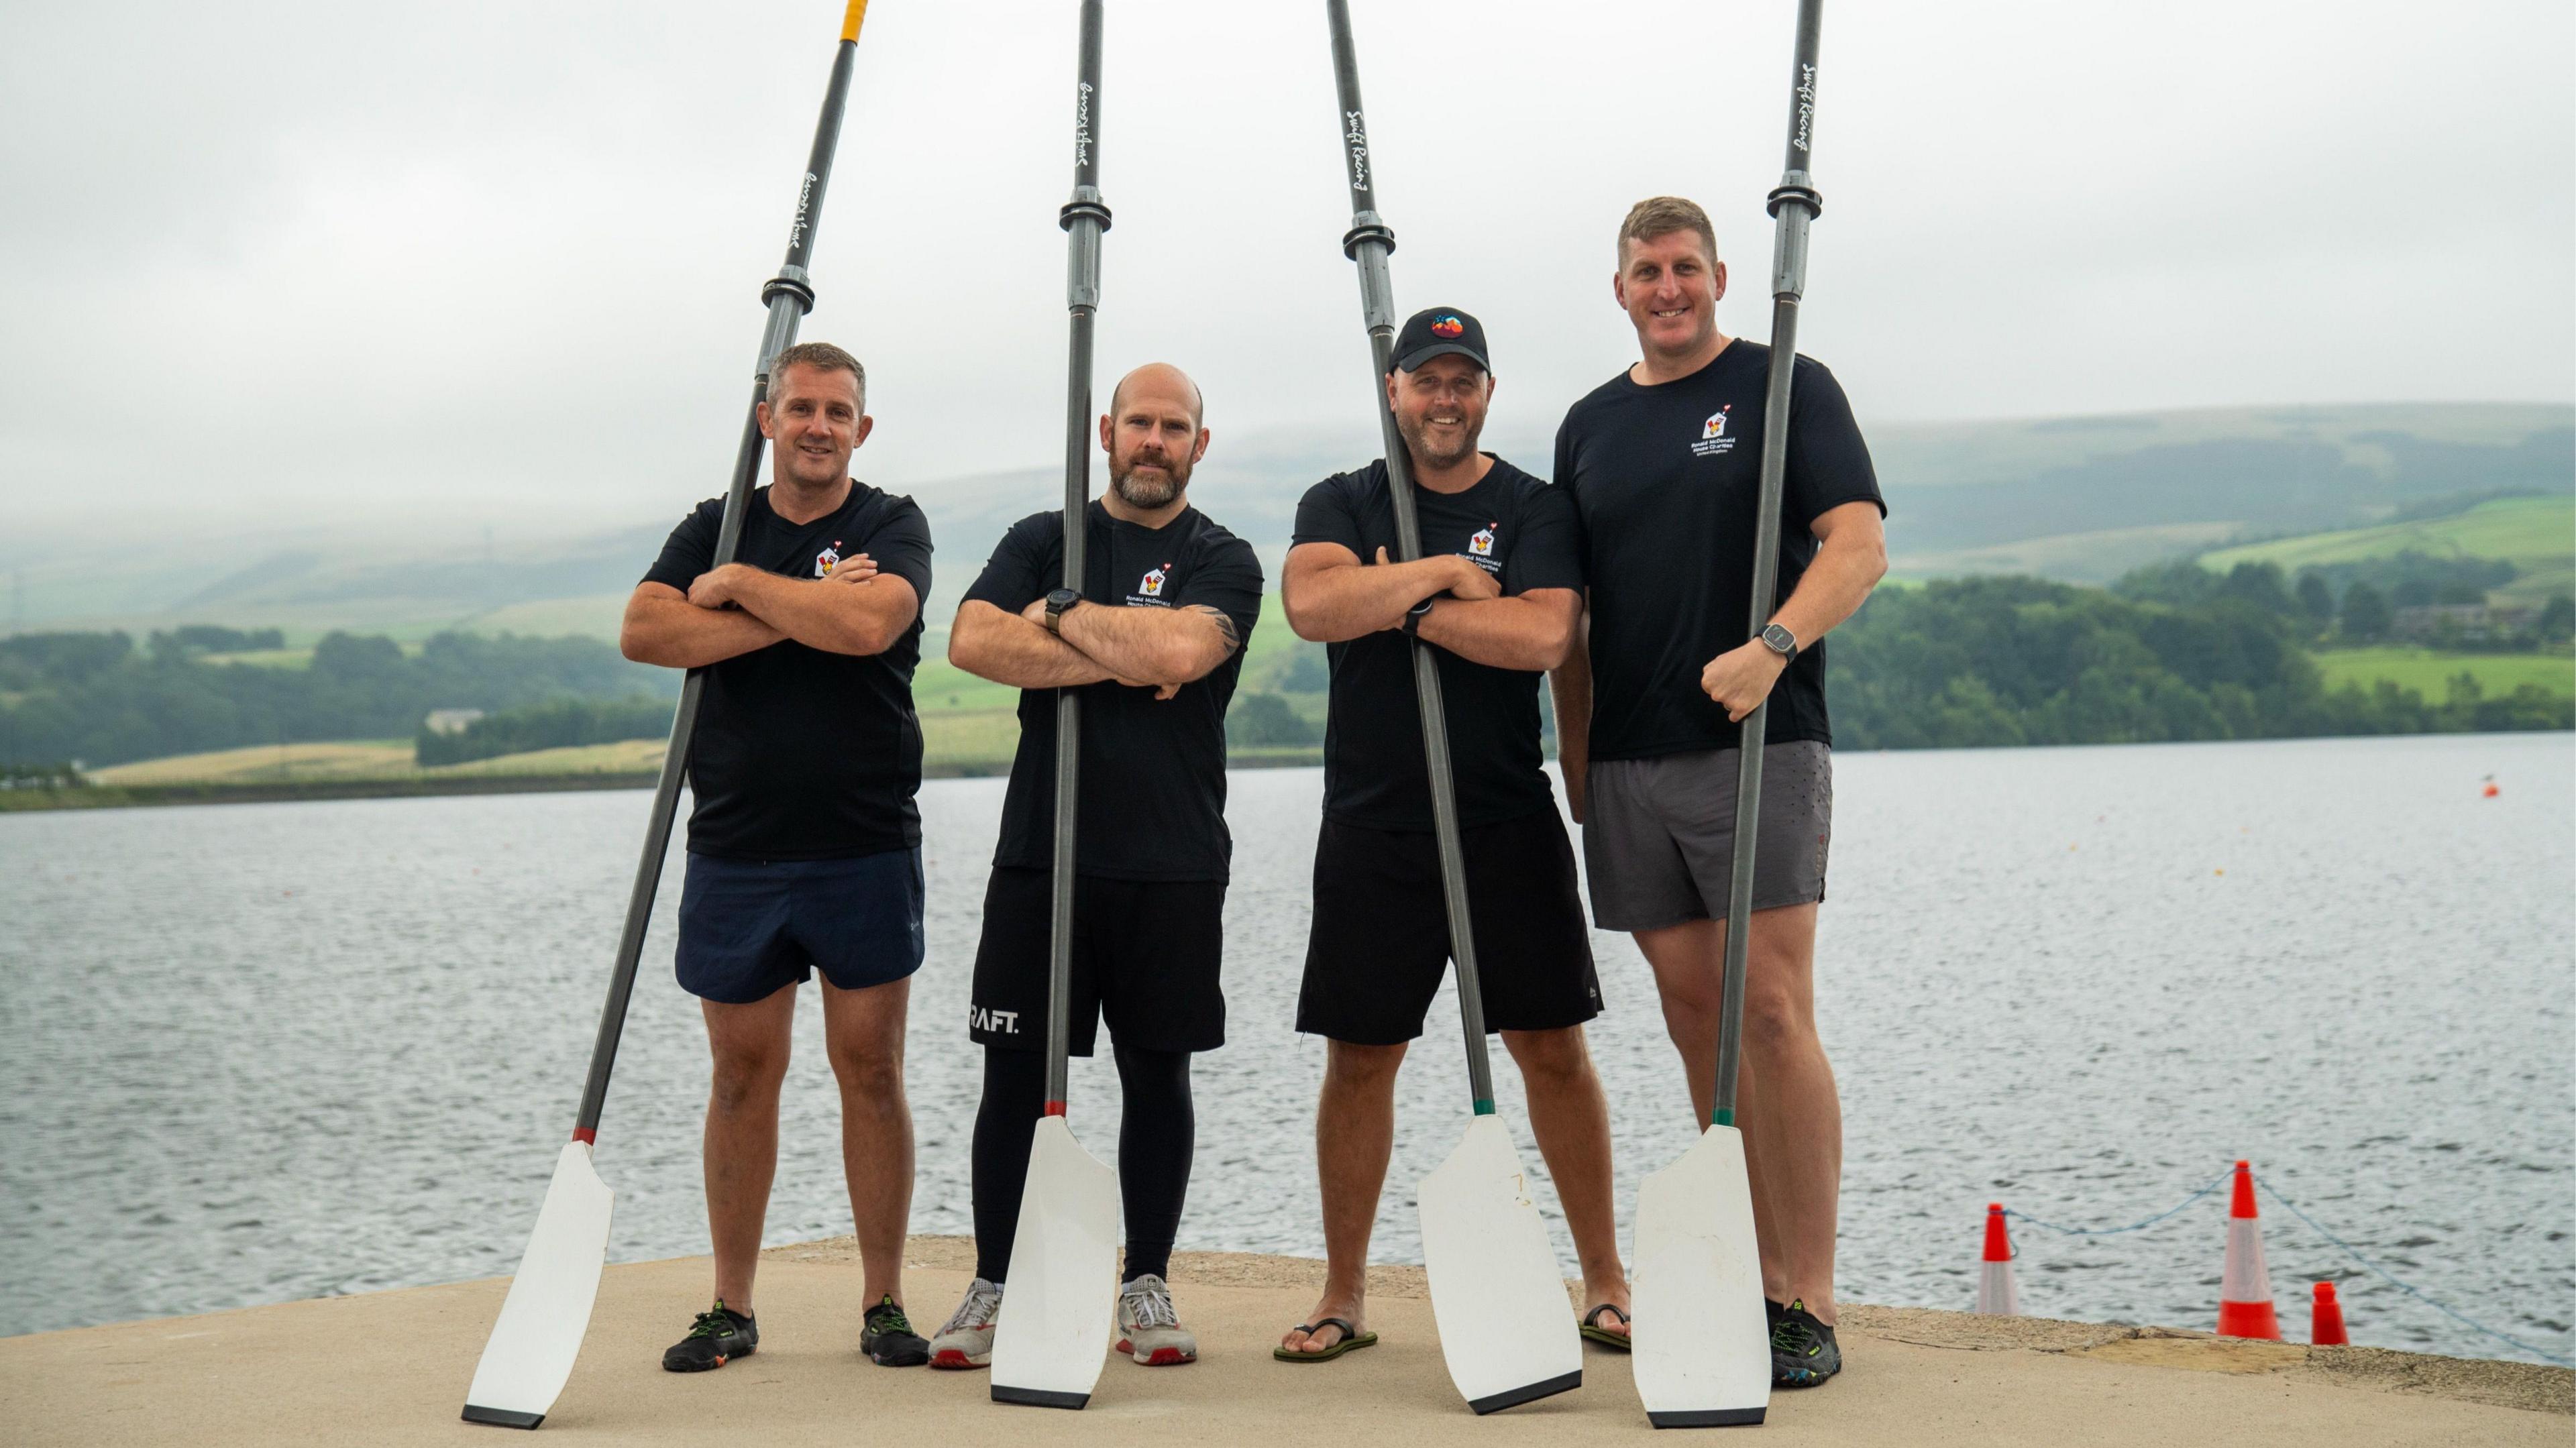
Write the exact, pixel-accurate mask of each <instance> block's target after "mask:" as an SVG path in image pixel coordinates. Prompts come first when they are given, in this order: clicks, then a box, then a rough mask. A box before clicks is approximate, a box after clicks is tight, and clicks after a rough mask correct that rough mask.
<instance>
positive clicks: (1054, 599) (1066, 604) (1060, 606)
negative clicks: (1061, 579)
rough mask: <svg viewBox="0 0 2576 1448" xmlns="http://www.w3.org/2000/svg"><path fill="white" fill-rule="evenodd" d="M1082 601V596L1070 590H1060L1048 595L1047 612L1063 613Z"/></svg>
mask: <svg viewBox="0 0 2576 1448" xmlns="http://www.w3.org/2000/svg"><path fill="white" fill-rule="evenodd" d="M1081 601H1082V595H1081V594H1079V593H1076V592H1074V591H1073V590H1072V589H1070V588H1058V589H1055V590H1052V591H1051V592H1049V593H1048V594H1047V611H1048V612H1049V613H1062V612H1064V611H1065V610H1066V609H1068V608H1071V607H1073V606H1074V605H1075V604H1076V603H1079V602H1081Z"/></svg>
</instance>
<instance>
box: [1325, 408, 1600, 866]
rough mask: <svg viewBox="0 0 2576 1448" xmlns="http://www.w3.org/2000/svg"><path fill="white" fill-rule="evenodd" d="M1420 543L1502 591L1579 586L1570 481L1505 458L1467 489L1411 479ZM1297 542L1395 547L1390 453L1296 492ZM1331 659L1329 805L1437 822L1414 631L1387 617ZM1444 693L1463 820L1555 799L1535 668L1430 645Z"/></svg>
mask: <svg viewBox="0 0 2576 1448" xmlns="http://www.w3.org/2000/svg"><path fill="white" fill-rule="evenodd" d="M1413 506H1414V513H1415V516H1416V517H1417V519H1418V520H1419V521H1420V524H1421V528H1422V552H1423V556H1425V557H1436V556H1438V555H1439V554H1442V553H1455V554H1458V555H1460V556H1462V557H1464V558H1466V559H1468V560H1470V561H1471V562H1473V563H1475V564H1476V565H1477V566H1478V567H1480V568H1483V569H1484V570H1485V571H1486V572H1487V573H1490V574H1493V575H1494V577H1495V580H1496V581H1497V582H1499V583H1500V584H1501V585H1502V588H1503V594H1504V596H1505V597H1517V596H1518V595H1520V594H1524V593H1527V592H1529V591H1530V590H1531V589H1534V588H1570V589H1580V588H1582V587H1583V558H1582V539H1581V534H1580V532H1579V530H1578V528H1577V525H1576V523H1575V519H1574V507H1573V504H1572V502H1571V501H1570V500H1569V499H1568V498H1567V497H1566V495H1565V494H1564V493H1562V492H1559V491H1558V490H1556V489H1554V488H1551V487H1549V486H1548V485H1547V484H1545V483H1543V482H1540V481H1539V480H1538V479H1536V478H1534V477H1531V476H1530V475H1529V474H1527V473H1525V472H1522V471H1521V470H1520V469H1519V468H1516V467H1513V466H1512V465H1511V464H1510V463H1507V462H1504V461H1503V460H1502V459H1500V458H1496V459H1495V460H1494V465H1493V467H1492V468H1491V469H1489V470H1487V472H1486V473H1485V476H1484V477H1483V478H1481V479H1479V480H1478V481H1477V483H1476V485H1475V486H1474V487H1472V488H1469V489H1467V490H1466V491H1465V492H1462V493H1435V492H1433V491H1432V490H1431V489H1429V488H1426V487H1424V486H1422V485H1421V484H1420V483H1416V484H1414V485H1413ZM1295 541H1296V542H1298V543H1339V544H1340V545H1342V546H1343V547H1345V548H1348V549H1349V550H1351V552H1353V553H1355V554H1357V555H1359V558H1360V561H1361V562H1362V563H1365V564H1368V565H1369V566H1371V567H1375V566H1376V559H1377V550H1378V549H1380V548H1384V549H1385V550H1386V556H1387V557H1389V558H1394V557H1397V556H1398V550H1397V548H1396V546H1395V506H1394V502H1393V500H1392V499H1390V498H1389V497H1388V496H1387V478H1386V463H1385V461H1384V460H1382V459H1381V460H1380V461H1377V462H1373V463H1371V464H1369V465H1368V466H1367V467H1365V468H1362V469H1360V470H1359V471H1358V472H1355V473H1336V474H1334V475H1333V476H1331V477H1329V478H1326V479H1324V480H1323V481H1322V482H1320V483H1317V484H1316V485H1315V486H1313V487H1311V488H1309V489H1307V490H1306V496H1305V498H1304V499H1303V500H1302V501H1300V502H1299V503H1298V504H1297V536H1296V540H1295ZM1324 652H1325V654H1326V655H1327V656H1328V657H1329V658H1330V660H1331V662H1332V669H1333V693H1332V704H1331V712H1330V714H1329V716H1328V718H1327V721H1326V724H1325V730H1324V814H1325V816H1326V817H1327V818H1330V819H1332V820H1335V821H1337V822H1339V823H1342V824H1350V825H1361V826H1365V827H1367V828H1370V829H1380V830H1428V829H1430V828H1431V783H1430V774H1429V771H1428V770H1427V769H1426V768H1425V766H1424V764H1423V760H1422V709H1421V704H1420V702H1419V701H1418V700H1417V699H1416V698H1415V696H1414V692H1413V645H1412V643H1411V641H1410V640H1408V639H1406V638H1405V636H1404V634H1403V633H1402V632H1401V631H1400V630H1396V629H1387V630H1384V631H1382V632H1379V633H1373V634H1368V635H1366V636H1364V637H1361V638H1355V639H1351V640H1349V641H1348V642H1345V643H1338V644H1331V645H1328V646H1327V647H1326V648H1325V651H1324ZM1431 653H1432V657H1433V658H1435V659H1436V660H1438V661H1439V665H1440V696H1441V701H1442V703H1443V705H1444V706H1445V707H1446V710H1447V713H1448V716H1449V758H1450V765H1451V773H1452V774H1453V775H1454V776H1455V778H1456V781H1457V790H1458V822H1459V823H1460V824H1462V825H1484V824H1493V823H1495V822H1497V821H1500V820H1508V819H1517V818H1519V817H1521V816H1522V815H1526V814H1533V813H1536V812H1537V811H1539V810H1543V809H1553V808H1555V805H1556V796H1555V794H1554V793H1553V792H1552V790H1551V787H1550V786H1549V784H1548V780H1547V775H1546V773H1545V772H1544V771H1542V770H1541V769H1540V767H1539V764H1540V760H1541V757H1542V756H1541V754H1540V751H1539V742H1538V690H1539V678H1540V676H1539V675H1537V674H1534V673H1523V672H1521V671H1520V670H1518V669H1498V668H1494V667H1492V666H1491V665H1487V664H1479V663H1474V662H1471V661H1470V660H1467V659H1462V658H1460V657H1458V656H1457V655H1456V654H1453V653H1451V652H1449V651H1448V650H1447V649H1444V648H1440V647H1437V646H1434V647H1433V648H1432V650H1431Z"/></svg>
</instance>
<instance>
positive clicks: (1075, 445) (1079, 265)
mask: <svg viewBox="0 0 2576 1448" xmlns="http://www.w3.org/2000/svg"><path fill="white" fill-rule="evenodd" d="M1100 22H1101V0H1083V3H1082V38H1081V41H1080V44H1079V53H1078V58H1077V61H1076V64H1075V68H1074V69H1075V79H1074V91H1073V199H1072V200H1070V201H1067V202H1066V203H1065V204H1064V209H1063V210H1062V211H1061V212H1060V213H1058V219H1059V220H1060V221H1061V222H1062V223H1063V226H1064V230H1065V236H1066V248H1067V251H1066V260H1065V308H1066V310H1067V311H1068V312H1069V313H1070V314H1071V315H1070V321H1069V324H1068V326H1067V346H1066V355H1065V367H1064V376H1065V386H1064V586H1065V587H1067V588H1070V589H1072V590H1073V591H1074V592H1076V593H1080V592H1081V591H1082V581H1083V561H1084V550H1083V545H1084V542H1085V537H1084V535H1085V533H1086V532H1087V531H1088V529H1087V526H1086V525H1087V524H1088V523H1089V521H1090V517H1089V514H1090V508H1091V449H1092V442H1091V436H1090V434H1091V332H1092V319H1093V316H1094V314H1095V313H1096V312H1098V310H1099V308H1100V234H1101V233H1102V232H1104V231H1107V230H1108V229H1109V208H1108V207H1107V206H1106V205H1103V204H1102V202H1101V199H1100ZM1081 784H1082V691H1081V690H1079V689H1058V690H1056V694H1055V877H1054V888H1055V900H1054V904H1055V912H1054V918H1053V920H1052V922H1051V924H1050V926H1049V930H1050V935H1049V938H1048V945H1049V954H1048V961H1047V1036H1046V1049H1047V1066H1046V1112H1047V1114H1048V1115H1050V1116H1062V1115H1063V1114H1064V1110H1065V1107H1064V1098H1065V1092H1066V1089H1067V1087H1068V1085H1069V1084H1070V1079H1071V1071H1070V1062H1069V1060H1068V1057H1069V1055H1070V1054H1071V1050H1072V1039H1073V1036H1072V1032H1073V1016H1072V1010H1073V1005H1072V998H1073V890H1074V864H1075V853H1074V845H1075V835H1074V828H1075V822H1076V821H1075V816H1076V813H1077V809H1078V806H1079V805H1080V802H1081Z"/></svg>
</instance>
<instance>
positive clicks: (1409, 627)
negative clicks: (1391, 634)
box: [1404, 593, 1440, 639]
mask: <svg viewBox="0 0 2576 1448" xmlns="http://www.w3.org/2000/svg"><path fill="white" fill-rule="evenodd" d="M1439 601H1440V595H1439V594H1436V593H1435V594H1433V595H1431V596H1430V597H1429V598H1426V599H1424V600H1422V601H1421V602H1420V603H1417V604H1415V605H1414V606H1413V607H1411V608H1408V609H1406V610H1405V611H1404V636H1405V637H1406V638H1409V639H1418V638H1420V637H1422V621H1423V620H1424V619H1426V618H1429V617H1431V605H1433V604H1435V603H1438V602H1439Z"/></svg>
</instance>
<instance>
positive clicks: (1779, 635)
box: [1762, 623, 1798, 655]
mask: <svg viewBox="0 0 2576 1448" xmlns="http://www.w3.org/2000/svg"><path fill="white" fill-rule="evenodd" d="M1762 642H1764V643H1766V644H1768V645H1770V646H1771V651H1772V652H1773V653H1775V654H1782V655H1788V654H1794V653H1796V652H1797V651H1798V636H1797V635H1796V634H1793V633H1791V632H1789V631H1788V630H1787V629H1785V628H1782V627H1781V626H1780V625H1778V624H1776V623H1775V624H1767V625H1765V626H1764V627H1763V630H1762Z"/></svg>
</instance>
